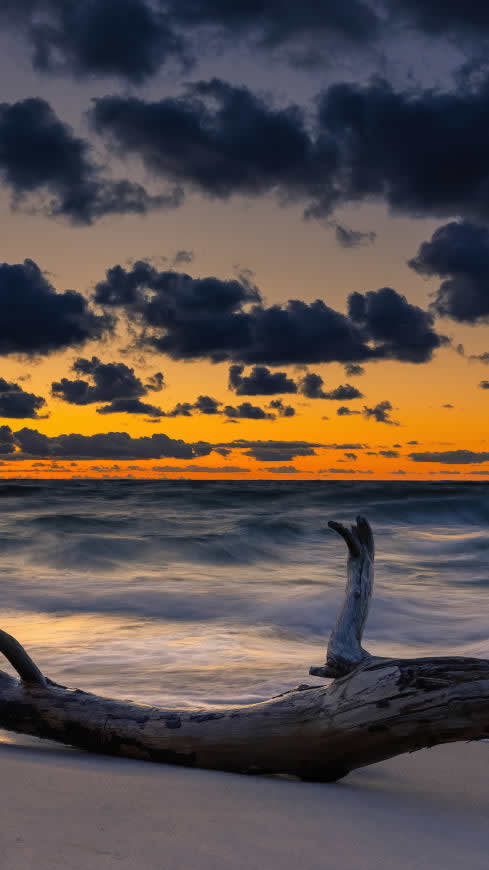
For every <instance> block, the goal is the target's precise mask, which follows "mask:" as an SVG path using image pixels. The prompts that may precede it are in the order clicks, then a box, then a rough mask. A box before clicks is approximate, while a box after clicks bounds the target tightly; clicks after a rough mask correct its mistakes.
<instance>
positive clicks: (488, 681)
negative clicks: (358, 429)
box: [0, 517, 489, 782]
mask: <svg viewBox="0 0 489 870" xmlns="http://www.w3.org/2000/svg"><path fill="white" fill-rule="evenodd" d="M329 525H330V527H331V528H332V529H334V530H335V531H336V532H338V533H339V534H340V535H341V536H342V537H343V538H344V540H345V542H346V545H347V548H348V562H347V575H348V579H347V586H346V594H345V600H344V603H343V606H342V609H341V612H340V614H339V617H338V620H337V622H336V626H335V627H334V629H333V631H332V634H331V638H330V641H329V645H328V651H327V660H326V664H325V665H324V666H321V667H312V668H311V669H310V673H311V674H313V675H315V676H322V677H326V678H329V679H331V678H332V679H333V682H330V683H329V684H327V685H319V686H318V685H316V686H302V685H301V686H298V687H297V688H296V689H293V690H291V691H289V692H285V693H284V694H282V695H278V696H277V697H274V698H271V699H270V700H268V701H263V702H261V703H258V704H248V705H246V706H241V707H222V708H219V709H214V710H212V711H210V710H202V709H200V710H188V709H185V710H171V709H165V708H159V707H150V706H145V705H142V704H133V703H131V702H127V701H119V700H112V699H109V698H102V697H98V696H96V695H92V694H88V693H86V692H82V691H81V690H80V689H68V688H66V687H64V686H60V685H58V684H57V683H54V682H53V681H52V680H49V679H47V678H46V677H44V676H43V674H42V673H41V671H40V670H39V668H38V667H37V666H36V665H35V664H34V662H33V661H32V660H31V658H30V657H29V656H28V654H27V653H26V651H25V650H24V649H23V647H22V646H21V645H20V644H19V643H18V642H17V641H16V640H15V639H14V638H13V637H11V636H10V635H8V634H6V633H5V632H0V652H2V653H3V654H4V655H5V656H6V658H7V659H8V660H9V662H10V663H11V665H13V667H14V668H15V669H16V671H17V673H18V675H19V679H17V678H15V677H12V676H10V675H9V674H7V673H5V672H3V671H0V727H1V728H4V729H7V730H10V731H15V732H18V733H23V734H31V735H35V736H37V737H47V738H50V739H51V740H57V741H59V742H61V743H66V744H70V745H72V746H77V747H81V748H83V749H87V750H89V751H92V752H99V753H106V754H111V755H121V756H129V757H132V758H140V759H147V760H150V761H159V762H166V763H171V764H182V765H188V766H195V767H206V768H213V769H217V770H227V771H236V772H241V773H268V774H270V773H287V774H294V775H296V776H299V777H302V778H303V779H308V780H322V781H328V782H332V781H335V780H338V779H340V778H341V777H343V776H345V775H346V774H347V773H348V772H349V771H351V770H354V769H355V768H357V767H362V766H364V765H367V764H372V763H374V762H377V761H382V760H383V759H386V758H390V757H392V756H395V755H399V754H401V753H404V752H412V751H414V750H416V749H421V748H423V747H429V746H434V745H435V744H437V743H448V742H450V741H456V740H477V739H480V738H482V737H488V736H489V661H488V660H482V659H474V658H460V657H458V658H455V657H454V658H450V657H443V658H416V659H389V658H378V657H375V656H372V655H370V654H369V653H368V652H366V650H364V649H363V648H362V646H361V639H362V632H363V628H364V625H365V621H366V618H367V613H368V607H369V603H370V598H371V594H372V586H373V575H374V541H373V536H372V532H371V529H370V526H369V524H368V523H367V521H366V520H365V519H363V518H362V517H358V518H357V522H356V524H355V525H354V526H353V527H352V529H351V530H349V529H347V528H345V527H344V526H342V525H340V524H339V523H333V522H331V523H329Z"/></svg>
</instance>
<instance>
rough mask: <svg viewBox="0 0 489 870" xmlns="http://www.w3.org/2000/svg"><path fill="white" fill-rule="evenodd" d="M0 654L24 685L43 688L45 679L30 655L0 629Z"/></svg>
mask: <svg viewBox="0 0 489 870" xmlns="http://www.w3.org/2000/svg"><path fill="white" fill-rule="evenodd" d="M0 653H3V655H4V656H5V658H6V659H8V661H9V662H10V664H11V665H12V667H13V668H15V670H16V671H17V673H18V675H19V677H20V678H21V680H22V681H23V682H24V683H37V685H38V686H45V685H46V679H45V677H44V676H43V674H42V673H41V671H40V670H39V668H38V667H37V665H36V664H34V662H33V661H32V659H31V657H30V655H29V654H28V653H26V651H25V649H24V647H23V646H22V644H20V643H19V641H18V640H16V639H15V637H12V635H11V634H7V632H6V631H2V630H1V629H0Z"/></svg>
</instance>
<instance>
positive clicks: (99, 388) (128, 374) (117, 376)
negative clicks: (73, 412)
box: [51, 356, 164, 417]
mask: <svg viewBox="0 0 489 870" xmlns="http://www.w3.org/2000/svg"><path fill="white" fill-rule="evenodd" d="M73 371H75V372H77V373H78V374H84V375H88V376H89V377H91V379H92V381H93V384H91V383H90V382H89V381H85V380H83V379H81V378H77V379H76V380H69V379H68V378H61V380H60V381H53V383H52V384H51V394H52V395H53V396H55V397H56V398H58V399H63V400H64V401H65V402H69V403H70V404H72V405H90V404H93V403H96V402H109V403H110V404H108V405H105V406H104V407H103V408H97V413H98V414H123V413H124V414H148V415H149V416H150V417H161V416H162V415H163V411H162V410H161V408H158V407H156V406H155V405H151V404H147V403H146V402H141V401H140V399H141V396H145V395H147V393H148V392H158V391H159V390H161V389H162V387H163V386H164V382H163V374H162V373H161V372H155V374H154V375H152V376H151V377H150V378H149V381H148V383H146V384H143V382H142V381H141V379H140V378H138V377H137V376H136V374H135V373H134V369H133V368H129V366H127V365H125V363H103V362H101V361H100V360H99V358H98V357H96V356H92V358H91V359H84V358H83V357H79V358H78V359H76V360H75V362H74V363H73Z"/></svg>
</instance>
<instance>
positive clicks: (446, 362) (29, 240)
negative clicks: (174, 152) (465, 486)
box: [0, 54, 489, 480]
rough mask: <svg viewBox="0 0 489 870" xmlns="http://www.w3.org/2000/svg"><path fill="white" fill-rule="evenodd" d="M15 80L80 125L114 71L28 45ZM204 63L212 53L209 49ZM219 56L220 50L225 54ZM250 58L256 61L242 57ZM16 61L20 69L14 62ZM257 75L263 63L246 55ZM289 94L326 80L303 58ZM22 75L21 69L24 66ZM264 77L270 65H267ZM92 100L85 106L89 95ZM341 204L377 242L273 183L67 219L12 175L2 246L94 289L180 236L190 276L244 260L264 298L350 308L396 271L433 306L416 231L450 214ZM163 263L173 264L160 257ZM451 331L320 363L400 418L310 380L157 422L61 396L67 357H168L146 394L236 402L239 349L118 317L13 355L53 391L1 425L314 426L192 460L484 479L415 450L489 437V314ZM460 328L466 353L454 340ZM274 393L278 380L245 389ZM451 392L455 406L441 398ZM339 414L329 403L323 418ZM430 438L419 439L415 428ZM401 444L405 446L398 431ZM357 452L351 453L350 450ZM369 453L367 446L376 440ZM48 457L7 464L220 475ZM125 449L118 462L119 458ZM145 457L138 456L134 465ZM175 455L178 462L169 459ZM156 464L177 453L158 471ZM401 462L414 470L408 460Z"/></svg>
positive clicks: (231, 269) (15, 377)
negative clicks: (71, 74) (226, 359)
mask: <svg viewBox="0 0 489 870" xmlns="http://www.w3.org/2000/svg"><path fill="white" fill-rule="evenodd" d="M5 63H6V64H7V67H6V69H7V73H9V75H10V78H9V75H7V78H6V80H8V81H10V82H11V94H10V98H11V99H14V98H15V99H21V98H23V97H26V96H30V95H32V94H33V93H35V94H37V95H39V96H41V97H43V98H44V99H49V100H50V101H51V103H52V104H53V105H54V106H55V107H56V108H57V110H58V111H59V112H60V113H61V114H63V117H64V118H65V119H67V120H70V122H71V123H73V124H78V125H80V129H82V130H84V131H85V132H86V124H85V122H84V121H83V120H81V121H80V118H82V119H83V111H84V110H85V109H86V108H87V106H88V104H89V100H90V98H91V96H92V95H93V93H94V92H97V93H101V94H104V93H107V91H108V90H110V88H109V86H108V85H107V83H106V82H105V83H102V84H101V83H99V82H95V83H92V82H88V83H87V82H81V83H80V82H77V81H73V80H70V79H63V80H62V82H60V80H55V79H50V78H49V77H47V78H43V77H41V76H40V75H39V74H38V73H36V72H35V71H33V70H32V69H31V67H30V63H29V61H28V59H27V56H24V55H22V54H20V55H19V57H18V58H17V59H16V63H15V64H13V63H12V65H11V67H9V66H8V63H10V62H9V61H8V59H7V60H6V61H5ZM206 63H208V62H206ZM216 63H220V61H216ZM243 70H244V68H243ZM243 70H241V68H240V69H239V70H237V69H236V70H234V71H231V70H228V72H229V75H230V77H231V76H232V75H235V77H237V78H238V79H239V76H240V75H241V74H242V72H243ZM14 73H15V75H14ZM247 74H249V75H250V76H253V70H252V68H251V67H250V68H249V69H248V68H247ZM267 75H269V82H270V84H271V85H272V84H273V85H274V86H277V87H278V85H279V83H280V84H281V82H282V80H281V79H280V77H278V78H277V76H278V73H277V71H276V70H275V72H273V71H271V70H270V69H269V70H268V73H267ZM294 75H295V76H296V78H295V79H292V78H290V79H289V84H288V85H287V86H286V85H284V86H283V88H282V90H281V94H282V96H283V97H284V98H290V96H291V95H292V96H294V98H296V97H297V95H298V94H302V93H303V92H304V93H305V92H309V91H311V92H315V91H316V90H317V88H316V82H315V81H313V76H312V74H310V73H308V72H307V71H305V70H297V71H296V73H295V74H294ZM12 76H13V77H12ZM267 81H268V80H267ZM172 87H173V88H175V86H174V85H170V84H168V83H167V82H163V80H162V79H158V78H157V79H156V80H155V81H154V82H152V83H151V85H148V86H147V87H146V90H145V94H146V96H153V97H155V96H156V95H157V94H161V93H162V92H163V91H164V90H165V89H166V91H165V92H168V90H170V91H171V89H172ZM82 110H83V111H82ZM335 218H336V219H338V220H341V221H342V222H344V223H345V224H346V225H348V226H353V227H355V229H358V230H364V231H368V230H370V229H372V228H374V229H375V232H376V234H377V239H376V243H375V244H374V245H371V246H361V247H358V248H354V249H343V248H341V247H339V246H338V245H337V244H336V242H335V239H334V234H333V232H332V230H331V228H330V227H328V226H327V224H325V223H324V222H323V223H321V222H319V221H305V220H304V219H303V217H302V207H301V205H300V204H299V205H297V204H290V205H288V206H287V207H280V206H279V205H278V204H277V202H276V200H273V199H272V198H270V197H267V196H265V197H261V198H257V199H247V198H245V197H241V196H235V197H233V198H231V199H229V200H228V201H223V202H221V201H212V200H210V199H206V198H205V197H203V196H201V195H199V194H196V193H192V192H190V193H189V194H188V196H187V200H186V203H185V205H184V206H183V207H182V208H180V209H177V210H175V211H171V212H155V213H152V214H151V215H149V216H147V217H143V218H141V217H139V216H126V217H110V218H104V219H102V220H100V221H99V222H98V223H96V224H95V225H93V226H88V227H80V226H72V225H69V224H67V223H64V222H62V221H61V220H49V219H45V218H42V217H40V216H39V215H30V214H28V213H27V212H26V211H25V210H22V209H17V210H13V211H12V210H11V208H10V206H9V198H8V196H7V193H6V192H5V191H2V192H0V220H1V222H2V255H1V258H2V260H4V261H5V262H8V263H21V262H23V260H24V259H25V258H26V257H28V258H31V259H33V260H34V261H35V262H36V263H37V264H38V265H39V266H40V268H41V269H42V270H44V271H45V272H46V274H47V276H48V278H49V280H50V281H51V283H52V284H53V285H54V287H55V288H56V289H57V290H58V291H61V290H64V289H66V288H73V289H76V290H78V291H80V292H82V293H84V294H85V295H86V296H87V297H88V295H89V294H90V292H91V290H92V288H93V286H94V284H95V283H96V282H97V281H100V280H101V279H102V278H103V277H104V273H105V270H106V269H108V268H110V267H111V266H113V265H115V264H117V263H121V264H123V265H127V264H128V263H130V262H133V261H135V260H137V259H151V260H152V261H153V262H155V263H156V264H158V258H163V257H166V258H168V260H169V261H171V258H172V257H173V256H174V254H175V252H176V251H177V250H179V249H182V248H185V249H187V250H192V251H193V252H194V255H195V256H194V260H193V261H192V263H190V264H189V265H186V266H185V271H187V272H188V273H189V274H190V275H192V276H194V277H199V276H201V277H204V276H216V277H218V278H220V279H227V278H232V277H235V276H236V274H237V272H238V271H239V270H240V269H249V270H251V271H252V273H253V276H254V280H255V281H256V283H257V285H258V286H259V288H260V291H261V293H262V295H263V297H264V299H265V300H266V302H267V304H274V303H278V304H280V303H285V302H286V301H287V300H288V299H294V298H296V299H302V300H304V301H307V302H309V301H313V300H314V299H317V298H319V299H322V300H324V301H325V302H326V304H328V305H330V306H331V307H333V308H335V309H336V310H339V311H345V310H346V299H347V296H348V295H349V294H350V293H351V292H353V291H356V290H359V291H362V292H365V291H367V290H377V289H379V288H381V287H385V286H389V287H393V288H395V289H396V291H397V292H398V293H401V294H404V295H405V296H406V297H407V299H408V301H409V302H410V303H412V304H416V305H420V306H421V307H423V308H424V309H426V308H427V306H428V304H429V302H430V299H431V298H432V294H433V292H434V291H435V290H436V288H437V286H438V284H439V280H438V281H437V280H436V279H433V280H430V281H425V280H423V279H422V278H421V277H419V275H417V274H416V273H415V272H413V271H412V269H410V268H408V265H407V260H408V259H409V258H410V257H413V256H414V255H415V253H416V251H417V249H418V247H419V245H420V243H421V242H422V241H424V240H426V239H428V238H429V237H430V236H431V234H432V233H433V231H434V230H435V229H436V227H437V226H439V225H440V221H438V220H428V219H412V218H407V217H395V216H392V215H390V214H389V213H388V211H387V208H386V207H385V206H384V205H382V204H372V203H365V204H363V205H359V206H350V207H348V208H343V209H342V210H340V211H339V212H338V213H337V214H336V215H335ZM159 268H162V266H161V265H160V266H159ZM435 326H436V329H437V331H438V332H439V333H443V334H446V335H448V336H449V337H450V339H451V341H452V344H451V346H449V347H445V348H442V349H440V350H439V351H437V352H436V353H435V356H434V359H433V360H432V361H431V362H427V363H423V364H418V365H415V364H411V363H400V362H393V361H379V362H376V363H370V364H368V365H365V369H366V372H365V374H364V375H363V376H361V377H356V378H351V377H348V376H346V375H345V373H344V370H343V367H342V366H341V365H339V364H336V363H331V364H329V365H311V366H309V367H308V368H309V371H314V372H317V373H319V374H320V375H321V376H322V377H323V379H324V382H325V386H326V387H327V388H328V389H333V388H334V387H337V386H338V385H339V384H344V383H346V382H349V383H352V384H354V385H355V386H356V387H358V389H360V390H361V392H362V393H363V394H364V398H363V399H357V400H355V401H352V402H349V403H348V405H349V407H350V408H351V409H352V410H354V411H359V412H361V409H362V407H363V405H364V404H367V405H368V406H374V405H376V404H377V403H379V402H381V401H383V400H388V401H390V402H391V404H392V407H393V410H392V419H393V420H395V421H398V422H399V425H398V426H394V425H386V424H382V423H377V422H375V421H374V420H372V419H370V420H368V419H365V418H364V417H363V416H362V415H361V414H358V415H355V416H351V417H338V416H337V414H336V410H337V408H338V407H339V406H340V405H341V404H343V403H342V402H335V401H330V400H325V399H318V400H307V399H305V398H304V396H301V395H284V396H282V399H283V400H284V402H286V403H290V404H292V405H293V406H294V408H295V411H296V415H295V416H294V417H291V418H286V419H284V418H277V419H276V420H275V421H269V420H259V421H252V420H242V421H240V422H239V424H232V423H229V422H226V421H225V418H224V417H223V416H221V415H216V416H205V415H203V414H199V415H193V416H192V417H190V418H185V417H181V416H180V417H175V418H171V419H165V418H163V419H161V420H160V421H159V422H158V423H157V424H155V423H150V422H146V420H145V418H144V417H143V416H141V415H138V416H137V415H134V414H133V415H131V414H111V415H107V416H101V415H100V414H97V413H96V407H97V406H96V405H89V406H76V405H70V404H67V403H66V402H64V401H61V400H59V399H54V398H52V397H51V396H50V387H51V383H52V381H54V380H58V379H59V378H61V377H68V378H69V377H74V375H73V374H72V372H71V371H70V369H71V365H72V363H73V361H74V359H75V358H76V357H78V356H84V357H90V356H91V355H92V354H96V355H97V356H98V357H99V358H100V359H101V360H102V361H103V362H111V361H120V362H125V363H126V364H127V365H130V366H133V367H134V369H135V372H136V374H137V375H138V376H140V377H142V378H143V379H144V378H145V377H147V376H148V375H150V374H152V373H153V372H154V371H156V370H161V371H162V372H163V374H164V378H165V383H166V387H165V389H164V390H163V391H162V392H161V393H152V394H151V398H150V400H151V401H152V402H154V403H156V404H158V405H160V406H161V407H162V408H163V409H164V410H169V409H171V408H172V407H174V405H175V404H176V403H177V402H191V403H192V402H194V401H195V399H196V398H197V396H198V395H200V394H205V395H209V396H212V397H214V398H215V399H217V400H219V401H220V402H223V403H226V404H237V396H236V395H235V394H234V393H233V392H231V391H229V389H228V385H227V382H228V368H229V364H228V363H220V364H218V365H212V364H211V363H209V362H206V361H197V362H176V361H173V360H170V359H169V358H167V357H165V356H162V355H157V354H146V355H145V356H144V357H143V356H142V355H141V353H140V352H133V351H132V352H131V351H129V352H128V351H127V344H128V342H127V335H126V334H125V333H124V331H123V330H122V331H120V332H119V333H118V335H117V336H116V337H115V338H113V339H111V340H110V341H109V342H98V343H93V342H92V343H90V344H87V345H85V346H83V347H81V348H77V349H76V350H71V351H67V352H63V353H55V354H51V355H49V356H47V357H43V358H40V359H29V360H25V359H19V358H16V357H15V356H8V357H4V358H3V360H2V371H1V372H0V375H1V376H2V377H3V378H5V379H6V380H8V381H11V382H15V383H19V384H21V386H22V388H23V389H24V390H27V391H29V392H34V393H36V394H37V395H41V396H43V397H44V398H45V399H46V400H47V406H46V408H45V409H43V411H46V413H47V414H48V416H47V417H46V418H45V419H36V420H29V419H27V420H17V419H8V418H3V419H0V425H8V426H10V427H11V428H12V430H14V431H15V430H16V429H20V428H22V427H23V426H27V427H30V428H35V429H37V430H38V431H39V432H42V433H44V434H46V435H49V436H56V435H59V434H63V433H70V432H76V433H81V434H85V435H90V434H94V433H96V432H110V431H123V432H128V433H129V434H130V435H131V436H133V437H137V436H141V435H147V436H151V435H152V434H153V433H155V432H164V433H166V434H167V435H169V436H170V437H171V438H179V439H183V440H184V441H186V442H195V441H208V442H210V443H225V442H229V441H231V440H233V439H236V438H239V439H246V440H250V441H256V440H263V441H267V440H275V441H276V440H279V441H296V440H300V441H308V442H315V443H319V444H321V445H325V446H321V447H317V448H314V449H315V451H316V453H315V455H311V456H305V457H301V456H296V457H294V458H293V459H291V460H290V461H285V462H283V463H282V462H280V463H278V462H275V463H272V462H268V463H265V462H263V461H261V462H260V461H255V460H253V459H252V458H250V457H249V456H246V455H244V452H243V450H239V449H236V450H232V451H231V453H230V454H229V455H228V456H225V457H222V456H220V455H218V454H216V453H215V452H213V453H210V455H208V456H205V457H203V458H201V459H196V460H192V466H193V468H194V469H197V467H198V466H199V465H200V466H203V467H205V468H206V469H209V468H214V467H215V468H219V469H225V468H226V467H227V466H232V467H239V468H244V469H247V471H243V472H229V473H226V472H224V471H223V470H220V471H219V472H216V473H215V476H218V477H219V479H222V478H226V477H230V478H242V479H252V478H269V479H291V478H292V479H293V478H294V477H295V478H297V479H315V478H318V477H319V478H335V477H336V478H337V479H344V478H353V479H354V478H359V479H375V480H377V479H399V478H400V477H404V478H413V479H437V478H449V477H451V476H453V477H454V479H455V478H456V479H466V480H477V479H481V480H484V479H485V476H486V473H485V472H486V470H487V472H489V463H485V464H484V463H478V464H477V463H472V464H453V465H450V464H440V463H432V462H427V463H424V462H423V463H421V462H413V461H412V460H411V459H409V457H408V454H409V453H410V452H413V451H415V450H416V451H443V450H458V449H464V450H471V451H475V452H477V451H485V450H486V449H488V448H487V443H488V441H487V422H488V419H489V414H488V404H489V391H488V390H482V389H480V387H479V383H480V381H482V380H483V379H484V378H488V377H489V369H488V367H487V366H484V365H483V364H482V363H479V362H473V361H469V359H468V357H469V356H470V355H471V354H476V353H482V352H485V351H487V350H488V349H489V328H488V326H487V324H486V325H482V326H477V327H469V326H461V325H460V324H456V323H454V322H451V321H445V320H443V319H437V320H436V324H435ZM459 343H461V344H463V346H464V348H465V356H462V355H461V354H460V353H458V352H457V351H456V350H455V348H456V346H457V345H458V344H459ZM277 369H278V370H286V371H287V373H288V375H289V377H293V378H295V379H296V380H297V379H298V378H300V377H301V376H302V375H303V371H299V370H297V369H295V368H294V367H293V366H289V367H283V366H279V367H277ZM248 398H249V400H250V401H251V402H253V403H254V404H259V405H260V406H262V407H266V405H267V404H268V403H269V401H270V399H271V398H274V397H273V396H271V397H270V396H254V397H242V398H241V399H240V400H241V401H243V400H245V399H248ZM447 404H450V405H452V406H453V407H452V408H450V409H448V408H445V407H443V406H444V405H447ZM326 418H327V419H326ZM413 441H416V442H418V444H417V445H414V446H413V445H410V444H409V443H408V442H413ZM330 444H360V445H363V446H362V447H360V448H350V449H348V448H339V449H330V448H328V447H327V445H330ZM394 445H399V446H394ZM381 450H384V451H386V450H391V451H395V452H397V453H398V454H399V455H398V456H393V457H387V456H383V455H382V454H381V453H380V451H381ZM347 452H348V453H355V459H353V458H351V457H347V456H345V454H346V453H347ZM369 453H370V454H372V455H368V454H369ZM75 461H76V460H70V461H69V462H68V461H61V460H59V461H58V462H57V467H54V468H53V467H52V464H51V462H49V461H43V460H33V461H29V460H25V461H12V460H11V459H9V457H8V456H4V457H3V460H2V463H1V465H0V475H1V476H2V477H17V476H24V477H64V476H73V475H75V476H79V475H81V476H88V477H92V476H93V477H99V476H103V475H109V476H115V477H119V476H134V477H161V476H162V475H163V476H168V475H170V474H172V475H173V476H175V475H177V476H185V477H197V478H199V479H201V478H209V477H211V476H212V472H210V471H206V472H197V471H196V470H188V466H189V463H188V462H186V461H177V460H175V459H161V460H148V461H118V460H114V461H110V462H104V461H101V460H91V461H82V460H80V461H76V465H74V464H72V463H73V462H75ZM115 465H117V466H118V468H114V467H113V466H115ZM131 466H135V467H131ZM169 466H174V467H175V471H174V472H173V473H171V472H169V471H168V470H167V469H168V467H169ZM280 466H293V467H294V468H295V469H296V472H295V473H290V471H289V472H288V471H286V470H284V472H283V473H282V474H277V473H274V472H273V471H272V470H271V469H273V468H275V469H277V468H279V467H280ZM159 468H165V469H166V470H164V471H159V470H158V469H159ZM399 472H402V474H400V473H399Z"/></svg>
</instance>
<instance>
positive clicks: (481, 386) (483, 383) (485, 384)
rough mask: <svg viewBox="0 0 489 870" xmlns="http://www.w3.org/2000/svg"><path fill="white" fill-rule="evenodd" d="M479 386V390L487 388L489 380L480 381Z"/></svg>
mask: <svg viewBox="0 0 489 870" xmlns="http://www.w3.org/2000/svg"><path fill="white" fill-rule="evenodd" d="M479 387H480V388H481V390H489V381H481V382H480V384H479Z"/></svg>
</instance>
